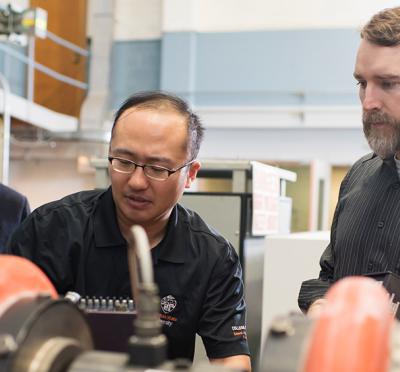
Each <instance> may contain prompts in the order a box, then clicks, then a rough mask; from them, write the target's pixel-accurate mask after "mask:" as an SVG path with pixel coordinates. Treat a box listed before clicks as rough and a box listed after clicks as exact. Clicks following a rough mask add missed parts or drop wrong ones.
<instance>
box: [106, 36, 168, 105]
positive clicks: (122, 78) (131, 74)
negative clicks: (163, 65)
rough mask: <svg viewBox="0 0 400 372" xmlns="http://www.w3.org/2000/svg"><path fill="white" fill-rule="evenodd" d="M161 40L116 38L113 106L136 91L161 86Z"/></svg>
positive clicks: (111, 75)
mask: <svg viewBox="0 0 400 372" xmlns="http://www.w3.org/2000/svg"><path fill="white" fill-rule="evenodd" d="M160 53H161V41H160V40H145V41H116V42H115V43H114V45H113V50H112V57H111V58H112V64H111V74H110V85H111V92H110V97H111V102H110V104H111V107H112V108H116V107H118V106H120V104H121V103H122V102H123V101H124V100H125V99H126V98H127V97H128V96H129V95H131V94H132V93H134V92H137V91H140V90H154V89H160Z"/></svg>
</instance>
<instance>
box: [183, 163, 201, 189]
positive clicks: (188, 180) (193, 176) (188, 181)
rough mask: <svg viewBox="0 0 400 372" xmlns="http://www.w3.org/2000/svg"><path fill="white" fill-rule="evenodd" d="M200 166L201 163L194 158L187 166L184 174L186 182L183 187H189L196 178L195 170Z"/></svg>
mask: <svg viewBox="0 0 400 372" xmlns="http://www.w3.org/2000/svg"><path fill="white" fill-rule="evenodd" d="M200 168H201V163H200V162H199V161H197V160H195V161H194V162H193V163H192V164H190V166H189V170H188V172H187V175H186V183H185V188H186V189H188V188H190V186H191V184H192V182H193V181H194V180H195V179H196V176H197V172H198V171H199V169H200Z"/></svg>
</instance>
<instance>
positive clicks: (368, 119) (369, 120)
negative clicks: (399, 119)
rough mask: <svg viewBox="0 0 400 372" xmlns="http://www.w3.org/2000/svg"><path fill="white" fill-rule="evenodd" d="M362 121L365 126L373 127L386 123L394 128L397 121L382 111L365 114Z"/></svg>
mask: <svg viewBox="0 0 400 372" xmlns="http://www.w3.org/2000/svg"><path fill="white" fill-rule="evenodd" d="M362 121H363V124H364V126H367V127H371V126H372V125H373V124H377V123H386V124H388V125H390V126H392V127H395V126H396V120H395V119H393V118H392V117H390V116H389V115H388V114H385V113H384V112H382V111H370V112H365V111H364V112H363V117H362Z"/></svg>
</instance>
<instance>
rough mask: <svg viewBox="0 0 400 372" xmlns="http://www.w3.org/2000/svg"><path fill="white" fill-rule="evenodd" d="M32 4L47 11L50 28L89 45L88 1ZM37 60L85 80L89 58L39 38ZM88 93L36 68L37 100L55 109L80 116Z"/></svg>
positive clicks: (49, 0) (38, 0)
mask: <svg viewBox="0 0 400 372" xmlns="http://www.w3.org/2000/svg"><path fill="white" fill-rule="evenodd" d="M31 7H40V8H43V9H46V10H47V12H48V24H47V29H48V30H49V31H51V32H52V33H54V34H56V35H58V36H60V37H62V38H63V39H66V40H68V41H70V42H72V43H74V44H76V45H78V46H80V47H83V48H86V47H87V45H86V43H87V38H86V9H87V2H86V0H31ZM35 59H36V61H38V62H40V63H42V64H44V65H45V66H47V67H50V68H51V69H54V70H55V71H57V72H60V73H62V74H64V75H67V76H69V77H71V78H74V79H77V80H80V81H85V80H86V69H87V58H86V57H83V56H80V55H79V54H77V53H75V52H73V51H72V50H70V49H66V48H64V47H62V46H60V45H58V44H56V43H54V42H53V41H51V40H49V39H44V40H43V39H39V38H36V45H35ZM85 94H86V92H85V91H84V90H82V89H79V88H76V87H73V86H71V85H68V84H66V83H63V82H61V81H58V80H55V79H53V78H51V77H49V76H48V75H46V74H43V73H42V72H40V71H37V70H36V71H35V90H34V101H35V102H36V103H38V104H40V105H43V106H45V107H48V108H50V109H52V110H54V111H57V112H62V113H64V114H68V115H73V116H79V112H80V107H81V105H82V102H83V99H84V97H85Z"/></svg>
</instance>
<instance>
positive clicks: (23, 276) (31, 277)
mask: <svg viewBox="0 0 400 372" xmlns="http://www.w3.org/2000/svg"><path fill="white" fill-rule="evenodd" d="M24 293H31V294H35V293H36V294H39V293H47V294H49V295H51V297H53V298H57V297H58V295H57V292H56V290H55V288H54V286H53V284H52V283H51V282H50V280H49V279H48V278H47V276H46V275H45V274H44V273H43V271H42V270H40V269H39V268H38V267H37V266H36V265H35V264H33V263H32V262H30V261H28V260H27V259H25V258H22V257H17V256H10V255H0V305H1V304H3V303H5V302H9V301H11V300H12V299H13V298H14V297H18V296H21V295H22V294H24Z"/></svg>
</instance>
